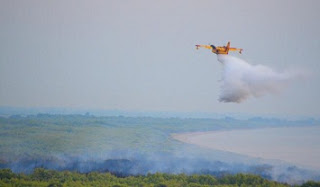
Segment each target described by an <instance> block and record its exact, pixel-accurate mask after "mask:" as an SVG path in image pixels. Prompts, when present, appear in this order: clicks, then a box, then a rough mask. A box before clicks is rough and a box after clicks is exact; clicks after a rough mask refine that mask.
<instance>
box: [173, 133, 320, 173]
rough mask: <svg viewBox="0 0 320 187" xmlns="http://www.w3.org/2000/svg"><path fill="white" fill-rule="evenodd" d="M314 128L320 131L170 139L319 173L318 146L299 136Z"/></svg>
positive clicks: (181, 135) (180, 135) (185, 135)
mask: <svg viewBox="0 0 320 187" xmlns="http://www.w3.org/2000/svg"><path fill="white" fill-rule="evenodd" d="M312 128H318V129H317V130H320V128H319V127H295V128H291V127H279V128H262V129H260V128H258V129H235V130H222V131H219V130H218V131H204V132H190V133H188V132H186V133H173V134H171V137H172V138H173V139H175V140H177V141H179V142H182V143H188V144H193V145H196V146H199V147H202V148H207V149H212V150H220V151H224V152H231V153H236V154H241V155H246V156H249V157H253V158H259V159H266V160H282V161H285V162H288V163H291V164H294V165H296V166H299V167H303V168H308V169H312V170H317V171H320V163H319V162H317V161H318V159H317V158H320V150H319V145H313V144H315V142H314V140H315V139H312V138H313V137H311V138H310V137H305V136H302V135H301V136H299V132H301V131H302V132H303V131H306V130H309V131H310V130H313V129H312ZM277 131H278V132H277ZM279 132H280V133H279ZM306 132H307V131H306ZM281 133H282V134H281ZM317 140H318V139H317ZM303 143H304V144H303ZM306 145H307V146H306ZM311 145H313V147H312V146H311ZM308 146H309V147H308Z"/></svg>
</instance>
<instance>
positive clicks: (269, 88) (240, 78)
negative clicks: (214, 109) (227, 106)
mask: <svg viewBox="0 0 320 187" xmlns="http://www.w3.org/2000/svg"><path fill="white" fill-rule="evenodd" d="M218 61H219V62H221V63H222V65H223V75H222V85H221V93H220V98H219V101H221V102H236V103H240V102H242V101H244V100H246V99H247V98H249V97H251V96H253V97H259V96H262V95H264V94H268V93H278V92H279V91H281V90H282V89H284V88H285V87H287V86H288V84H289V83H290V82H292V81H293V80H294V79H296V78H297V77H299V76H302V75H303V74H302V72H294V71H291V72H289V71H287V72H282V73H279V72H276V71H274V70H272V69H271V68H269V67H266V66H263V65H250V64H248V63H247V62H245V61H244V60H241V59H239V58H236V57H233V56H229V55H218Z"/></svg>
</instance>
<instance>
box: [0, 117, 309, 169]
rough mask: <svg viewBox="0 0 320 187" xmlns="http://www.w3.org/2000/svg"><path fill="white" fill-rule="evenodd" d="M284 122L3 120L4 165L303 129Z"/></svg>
mask: <svg viewBox="0 0 320 187" xmlns="http://www.w3.org/2000/svg"><path fill="white" fill-rule="evenodd" d="M302 124H303V123H297V122H292V121H281V120H263V119H251V120H235V119H232V118H225V119H180V118H151V117H137V118H132V117H121V116H119V117H95V116H90V115H47V114H38V115H31V116H26V117H22V116H11V117H9V118H5V117H0V163H1V160H7V159H8V158H10V159H11V160H14V159H17V158H20V157H21V155H28V156H31V157H40V158H43V157H50V156H52V155H54V154H68V155H79V154H87V153H94V155H99V154H105V153H106V152H108V151H111V150H112V151H114V150H128V149H131V150H138V151H139V152H154V151H164V152H170V151H172V150H174V149H175V148H176V147H177V146H181V143H179V142H177V141H175V140H173V139H172V138H171V137H170V134H171V133H180V132H192V131H208V130H228V129H240V128H241V129H243V128H259V127H270V126H280V125H281V126H284V125H291V126H292V125H302Z"/></svg>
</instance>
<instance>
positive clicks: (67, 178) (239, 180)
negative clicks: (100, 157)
mask: <svg viewBox="0 0 320 187" xmlns="http://www.w3.org/2000/svg"><path fill="white" fill-rule="evenodd" d="M0 186H113V187H124V186H141V187H142V186H146V187H147V186H150V187H151V186H154V187H165V186H170V187H171V186H173V187H175V186H177V187H178V186H186V187H187V186H190V187H200V186H221V187H222V186H223V187H227V186H253V187H259V186H261V187H262V186H263V187H273V186H289V185H287V184H281V183H278V182H274V181H270V180H266V179H263V178H261V177H259V176H255V175H250V174H237V175H227V176H224V177H221V178H216V177H213V176H211V175H185V174H176V175H174V174H164V173H156V174H148V175H146V176H129V177H117V176H115V175H112V174H110V173H97V172H91V173H87V174H80V173H77V172H70V171H61V172H58V171H54V170H45V169H42V168H38V169H35V170H34V172H33V173H31V174H29V175H25V174H15V173H13V172H11V170H9V169H2V170H0ZM306 186H320V183H319V182H318V183H317V182H308V183H305V184H303V185H302V187H306Z"/></svg>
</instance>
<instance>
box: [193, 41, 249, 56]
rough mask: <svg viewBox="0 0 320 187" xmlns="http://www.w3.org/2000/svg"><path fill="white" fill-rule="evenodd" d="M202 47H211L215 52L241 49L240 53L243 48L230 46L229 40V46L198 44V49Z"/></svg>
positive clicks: (224, 52)
mask: <svg viewBox="0 0 320 187" xmlns="http://www.w3.org/2000/svg"><path fill="white" fill-rule="evenodd" d="M200 47H203V48H206V49H210V50H211V51H212V52H213V53H215V54H226V55H227V54H228V53H229V51H239V53H240V54H241V53H242V50H243V49H239V48H234V47H230V42H228V44H227V46H217V47H216V46H214V45H196V49H199V48H200Z"/></svg>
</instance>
